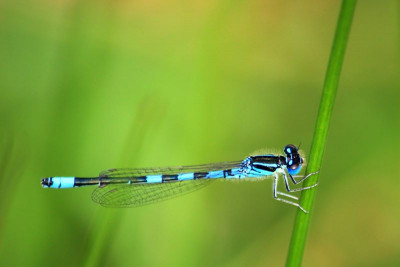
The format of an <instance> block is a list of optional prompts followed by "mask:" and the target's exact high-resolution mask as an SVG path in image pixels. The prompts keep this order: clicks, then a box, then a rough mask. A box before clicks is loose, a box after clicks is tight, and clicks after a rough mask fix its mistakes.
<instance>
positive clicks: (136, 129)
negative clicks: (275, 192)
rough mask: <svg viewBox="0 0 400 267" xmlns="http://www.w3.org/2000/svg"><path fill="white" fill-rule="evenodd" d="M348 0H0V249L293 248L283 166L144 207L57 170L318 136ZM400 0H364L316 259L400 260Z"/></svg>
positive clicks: (70, 259)
mask: <svg viewBox="0 0 400 267" xmlns="http://www.w3.org/2000/svg"><path fill="white" fill-rule="evenodd" d="M339 8H340V2H339V1H277V0H276V1H261V0H259V1H214V0H210V1H181V0H175V1H174V0H173V1H159V0H151V1H147V0H146V1H127V0H124V1H104V0H103V1H102V0H97V1H94V0H93V1H88V0H82V1H68V0H58V1H48V0H36V1H33V0H23V1H22V0H21V1H15V0H3V1H1V3H0V120H1V124H0V265H2V266H282V265H283V264H284V262H285V259H286V253H287V249H288V244H289V240H290V234H291V229H292V226H293V222H294V216H295V212H296V209H295V208H294V207H291V206H288V205H286V204H283V203H280V202H277V201H274V200H273V199H272V191H271V181H270V180H267V181H263V182H255V183H250V182H249V183H228V182H220V183H214V184H213V185H211V186H209V187H207V188H205V189H202V190H200V191H196V192H194V193H192V194H189V195H185V196H182V197H179V198H176V199H173V200H169V201H165V202H161V203H158V204H154V205H150V206H145V207H141V208H136V209H106V208H103V207H101V206H98V205H96V204H95V203H94V202H92V201H91V192H92V189H91V188H78V189H70V190H50V189H43V188H41V186H40V179H41V177H46V176H83V177H85V176H94V175H97V174H98V173H99V172H100V171H101V170H103V169H107V168H113V167H150V166H169V165H185V164H201V163H208V162H214V161H216V162H218V161H228V160H239V159H242V158H244V157H246V156H248V154H249V153H251V152H253V151H254V150H258V149H260V148H265V147H267V148H275V149H278V150H281V149H282V148H283V146H284V145H285V144H287V143H294V144H299V143H301V146H302V148H303V149H304V151H305V152H306V153H308V151H309V148H310V144H311V141H312V135H313V127H314V123H315V118H316V113H317V109H318V105H319V98H320V94H321V88H322V85H323V80H324V75H325V70H326V66H327V62H328V57H329V52H330V48H331V44H332V40H333V34H334V30H335V26H336V20H337V16H338V13H339ZM399 15H400V5H399V4H398V2H397V1H394V0H393V1H372V0H370V1H359V3H358V6H357V8H356V13H355V17H354V23H353V28H352V32H351V36H350V39H349V44H348V49H347V53H346V57H345V63H344V67H343V72H342V77H341V82H340V87H339V91H338V95H337V101H336V106H335V110H334V114H333V121H332V124H331V127H330V133H329V139H328V143H327V149H326V154H325V157H324V161H323V168H322V169H321V175H320V185H319V187H318V193H317V199H316V205H315V210H314V211H315V212H314V213H313V215H312V216H313V218H312V224H311V228H310V232H309V239H308V242H307V246H306V251H305V255H304V266H399V265H400V242H399V240H400V197H399V192H400V183H399V175H400V167H399V159H400V156H399V148H400V146H399V142H400V141H399V133H400V129H399V128H400V120H399V111H400V108H399V105H400V92H399V85H400V83H399V73H400V72H399V70H400V66H399V59H400V57H399V47H400V44H399V33H400V31H399V22H400V21H399Z"/></svg>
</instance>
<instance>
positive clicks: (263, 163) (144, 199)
mask: <svg viewBox="0 0 400 267" xmlns="http://www.w3.org/2000/svg"><path fill="white" fill-rule="evenodd" d="M284 153H285V154H286V156H281V155H273V154H267V155H257V156H250V157H247V158H246V159H244V160H243V161H233V162H222V163H212V164H204V165H193V166H183V167H166V168H143V169H132V168H126V169H110V170H106V171H103V172H101V173H100V175H99V176H98V177H93V178H82V177H49V178H43V179H42V186H43V187H48V188H73V187H80V186H91V185H93V186H98V187H97V189H96V190H95V191H94V192H93V194H92V198H93V200H94V201H95V202H98V203H100V204H102V205H103V206H110V207H111V206H112V207H127V206H130V207H131V206H139V205H144V204H149V203H153V202H156V201H160V200H164V199H168V198H171V197H173V196H176V195H180V194H183V193H187V192H189V191H193V190H195V189H198V188H200V187H202V186H204V185H206V184H207V182H208V181H212V180H215V179H227V180H234V179H249V180H251V179H260V178H264V177H266V176H271V175H274V176H276V175H277V174H278V173H280V174H284V175H286V174H287V176H290V177H291V176H292V175H295V174H297V173H298V172H299V171H300V170H301V167H302V164H303V159H302V157H301V156H300V154H299V152H298V149H297V147H295V146H294V145H287V146H285V148H284Z"/></svg>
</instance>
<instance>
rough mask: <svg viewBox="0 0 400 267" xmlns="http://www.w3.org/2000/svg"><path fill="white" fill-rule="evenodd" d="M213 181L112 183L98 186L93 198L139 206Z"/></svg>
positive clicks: (109, 204) (112, 204)
mask: <svg viewBox="0 0 400 267" xmlns="http://www.w3.org/2000/svg"><path fill="white" fill-rule="evenodd" d="M212 181H213V180H212V179H199V180H189V181H180V182H168V183H159V184H123V185H121V184H110V185H106V186H104V187H98V188H96V189H95V190H94V191H93V193H92V199H93V201H94V202H96V203H99V204H101V205H102V206H105V207H139V206H143V205H147V204H151V203H155V202H158V201H162V200H167V199H170V198H173V197H177V196H181V195H184V194H187V193H190V192H192V191H195V190H197V189H200V188H203V187H204V186H206V185H208V184H210V183H211V182H212Z"/></svg>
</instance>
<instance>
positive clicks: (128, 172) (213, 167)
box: [99, 161, 242, 178]
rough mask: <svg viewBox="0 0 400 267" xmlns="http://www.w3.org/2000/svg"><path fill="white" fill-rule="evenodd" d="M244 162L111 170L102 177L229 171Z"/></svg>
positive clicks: (104, 172)
mask: <svg viewBox="0 0 400 267" xmlns="http://www.w3.org/2000/svg"><path fill="white" fill-rule="evenodd" d="M241 163H242V161H231V162H219V163H210V164H201V165H190V166H177V167H161V168H142V169H135V168H120V169H109V170H105V171H102V172H101V173H100V174H99V176H100V177H109V178H113V177H115V178H120V177H126V178H130V177H140V176H146V175H159V174H165V175H168V174H180V173H190V172H209V171H218V170H227V169H232V168H235V167H240V166H241Z"/></svg>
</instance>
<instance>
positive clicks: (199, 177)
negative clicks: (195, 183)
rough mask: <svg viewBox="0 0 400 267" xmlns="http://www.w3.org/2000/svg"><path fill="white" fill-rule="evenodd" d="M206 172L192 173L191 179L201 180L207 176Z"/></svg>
mask: <svg viewBox="0 0 400 267" xmlns="http://www.w3.org/2000/svg"><path fill="white" fill-rule="evenodd" d="M207 174H208V172H195V173H193V179H195V180H196V179H201V178H205V177H206V176H207Z"/></svg>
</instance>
